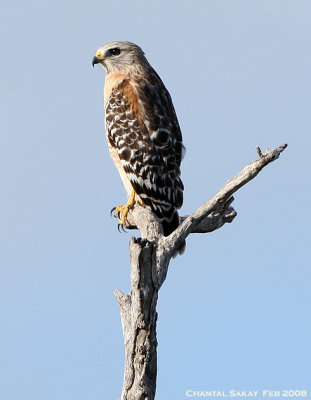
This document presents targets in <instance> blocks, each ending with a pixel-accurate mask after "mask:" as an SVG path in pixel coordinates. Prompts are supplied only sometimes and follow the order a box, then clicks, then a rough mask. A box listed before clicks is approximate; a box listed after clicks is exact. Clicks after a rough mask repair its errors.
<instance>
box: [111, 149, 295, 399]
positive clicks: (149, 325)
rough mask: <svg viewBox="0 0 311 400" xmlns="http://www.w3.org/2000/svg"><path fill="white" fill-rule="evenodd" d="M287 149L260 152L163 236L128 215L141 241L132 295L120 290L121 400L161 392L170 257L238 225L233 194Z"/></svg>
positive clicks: (135, 243)
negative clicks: (159, 307) (163, 293)
mask: <svg viewBox="0 0 311 400" xmlns="http://www.w3.org/2000/svg"><path fill="white" fill-rule="evenodd" d="M286 147H287V145H286V144H284V145H282V146H279V147H277V148H276V149H274V150H269V149H268V150H267V151H266V152H265V153H264V154H262V153H261V150H260V149H259V147H258V148H257V152H258V155H259V158H258V159H257V160H255V161H253V162H251V163H250V164H248V165H247V166H246V167H245V168H243V169H242V170H241V171H240V172H239V173H238V174H237V175H236V176H235V177H234V178H232V179H230V180H229V181H228V182H227V183H226V184H225V185H224V186H223V187H222V188H221V189H220V190H219V191H218V192H217V193H216V194H215V196H213V197H212V198H211V199H210V200H208V201H207V202H206V203H205V204H203V205H202V206H201V207H199V208H198V209H197V210H196V211H194V212H193V213H192V214H191V215H189V216H186V217H181V218H180V221H181V223H180V225H179V227H178V228H177V229H176V230H175V231H174V232H173V233H172V234H171V235H170V236H167V237H164V236H163V230H162V226H161V224H160V222H159V220H158V218H157V217H156V216H155V215H154V214H153V213H152V212H151V211H150V210H149V209H147V208H144V207H142V206H140V205H138V204H137V205H135V207H134V208H133V209H132V210H130V212H129V214H128V216H127V223H128V224H127V226H126V228H129V229H135V228H136V229H137V228H138V229H139V230H140V234H141V238H138V239H135V238H132V239H131V242H130V258H131V291H130V294H129V295H125V294H123V293H122V292H120V291H119V290H116V291H115V296H116V297H117V299H118V302H119V305H120V312H121V322H122V329H123V336H124V347H125V368H124V381H123V390H122V395H121V399H122V400H142V399H148V400H153V399H154V397H155V390H156V373H157V353H156V348H157V340H156V320H157V312H156V304H157V298H158V291H159V289H160V287H161V285H162V284H163V282H164V281H165V278H166V275H167V271H168V266H169V262H170V259H171V257H172V256H173V255H174V253H175V252H176V249H178V247H179V246H180V244H181V243H182V242H183V241H184V240H185V239H186V238H187V236H188V235H189V234H190V233H206V232H212V231H214V230H216V229H219V228H220V227H221V226H223V225H224V224H225V223H230V222H232V221H233V219H234V218H235V216H236V215H237V214H236V212H235V210H234V209H233V208H232V207H231V203H232V201H233V197H232V195H233V193H234V192H236V191H237V190H238V189H239V188H240V187H242V186H243V185H245V184H246V183H247V182H249V181H250V180H252V179H254V178H255V176H256V175H257V174H258V173H259V172H260V171H261V170H262V169H263V168H264V167H265V166H266V165H268V164H269V163H271V162H272V161H274V160H276V159H277V158H278V157H279V156H280V154H281V153H282V151H283V150H285V148H286Z"/></svg>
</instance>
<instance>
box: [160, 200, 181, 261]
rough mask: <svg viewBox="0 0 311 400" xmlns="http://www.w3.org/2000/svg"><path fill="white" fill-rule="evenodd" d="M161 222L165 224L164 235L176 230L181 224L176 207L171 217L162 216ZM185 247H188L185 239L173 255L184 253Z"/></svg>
mask: <svg viewBox="0 0 311 400" xmlns="http://www.w3.org/2000/svg"><path fill="white" fill-rule="evenodd" d="M161 223H162V226H163V233H164V236H169V235H170V234H171V233H172V232H174V230H175V229H176V228H177V227H178V226H179V215H178V212H177V210H176V208H174V209H173V210H172V214H171V215H170V218H167V217H166V218H163V216H162V218H161ZM185 249H186V241H183V242H182V244H181V245H180V246H179V247H178V249H177V250H176V252H175V253H174V254H173V257H176V256H177V255H178V254H180V255H181V254H183V253H184V251H185Z"/></svg>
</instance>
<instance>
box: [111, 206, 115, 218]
mask: <svg viewBox="0 0 311 400" xmlns="http://www.w3.org/2000/svg"><path fill="white" fill-rule="evenodd" d="M115 210H116V207H113V208H112V209H111V210H110V217H112V213H113V212H114V211H115Z"/></svg>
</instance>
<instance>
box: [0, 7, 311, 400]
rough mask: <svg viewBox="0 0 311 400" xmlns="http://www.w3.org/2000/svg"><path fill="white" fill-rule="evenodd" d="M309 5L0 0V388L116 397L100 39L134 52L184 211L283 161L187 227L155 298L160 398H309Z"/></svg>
mask: <svg viewBox="0 0 311 400" xmlns="http://www.w3.org/2000/svg"><path fill="white" fill-rule="evenodd" d="M310 15H311V3H310V2H309V1H300V0H296V1H286V0H282V1H278V0H275V1H271V0H269V1H266V0H260V1H258V0H257V1H256V0H254V1H231V0H230V1H229V0H228V1H216V0H214V1H210V0H204V1H203V0H202V1H196V0H194V1H163V0H160V1H148V2H143V1H138V0H133V1H131V2H120V1H115V2H108V1H92V0H91V1H88V2H82V1H81V2H77V1H71V0H68V1H60V0H55V1H43V0H41V1H39V0H37V1H35V0H28V1H27V2H22V1H14V0H1V5H0V31H1V35H0V43H1V66H0V68H1V77H2V79H1V82H0V96H1V119H0V124H1V135H0V182H1V196H0V204H1V207H0V214H1V215H0V256H1V265H0V307H1V310H0V325H1V326H0V398H1V400H69V399H72V400H73V399H74V400H85V399H92V400H96V399H116V398H117V397H118V396H119V395H120V392H121V386H122V378H123V360H124V355H123V341H122V340H123V339H122V331H121V326H120V317H119V310H118V305H117V301H116V300H115V298H114V296H113V294H112V293H113V290H114V289H116V288H119V289H120V290H122V291H124V292H128V290H129V261H128V242H129V238H130V233H127V234H124V233H123V234H120V233H119V232H118V231H117V227H116V220H114V219H113V218H111V217H110V215H109V211H110V209H111V208H112V207H113V206H115V205H118V204H120V203H121V204H122V203H124V201H125V200H126V198H125V197H126V195H125V191H124V188H123V186H122V183H121V181H120V179H119V176H118V174H117V171H116V169H115V167H114V166H113V163H112V161H111V160H110V158H109V155H108V150H107V146H106V141H105V136H104V110H103V103H102V88H103V84H104V78H105V74H104V71H103V70H102V69H100V68H99V67H98V68H94V69H93V68H92V67H91V60H92V57H93V55H94V53H95V51H96V49H97V47H98V46H99V45H101V44H103V43H105V42H107V41H111V40H130V41H133V42H135V43H137V44H139V45H141V47H142V48H143V49H144V50H145V52H146V55H147V57H148V59H149V61H150V63H151V64H152V65H153V66H154V68H155V69H156V70H157V72H158V73H159V74H160V76H161V77H162V79H163V81H164V82H165V84H166V86H167V88H168V89H169V91H170V93H171V95H172V97H173V101H174V104H175V107H176V111H177V114H178V117H179V121H180V125H181V128H182V131H183V136H184V142H185V145H186V147H187V153H186V157H185V160H184V162H183V164H182V177H183V181H184V184H185V202H184V206H183V208H182V214H186V213H189V212H191V211H193V210H194V209H195V208H196V207H197V206H199V205H201V204H202V203H203V202H205V201H206V200H208V199H209V198H210V197H211V196H212V195H213V194H214V193H215V192H216V191H217V190H218V189H219V188H220V187H221V186H222V185H223V184H224V183H225V182H226V181H227V180H228V179H229V178H231V177H232V176H233V175H235V174H236V173H237V172H238V171H239V170H240V169H241V168H243V167H244V165H246V164H247V163H248V162H250V161H252V160H253V159H255V158H256V150H255V148H256V146H257V145H259V146H261V147H262V149H263V150H264V149H265V148H266V147H271V148H272V147H275V146H278V145H280V144H283V143H286V142H287V143H288V144H289V147H288V149H287V150H286V151H285V152H284V153H283V155H282V156H281V158H280V159H279V160H278V161H276V162H275V163H273V164H271V165H270V166H268V167H267V168H266V169H265V170H264V171H263V172H262V173H261V174H260V175H259V176H258V177H257V178H256V179H255V180H254V181H253V182H251V183H250V184H248V185H247V186H246V187H245V188H243V189H242V190H240V191H239V192H238V193H237V194H236V196H235V202H234V207H235V209H236V210H237V212H238V216H237V218H236V219H235V221H234V222H233V223H232V224H231V225H228V226H225V227H224V228H222V229H221V230H219V231H217V232H215V233H213V234H209V235H201V236H200V235H192V236H191V237H190V238H189V239H188V241H187V251H186V253H185V255H184V256H182V257H178V258H176V259H175V260H174V261H173V262H172V264H171V268H170V271H169V274H168V278H167V281H166V282H165V284H164V286H163V287H162V289H161V292H160V297H159V304H158V313H159V318H158V342H159V346H158V361H159V362H158V386H157V394H158V397H157V398H158V399H164V400H166V399H167V400H170V399H172V400H175V399H176V400H182V399H186V398H187V397H186V395H185V393H186V390H187V389H193V390H222V391H225V390H230V389H235V390H238V389H240V390H258V391H261V390H263V389H270V390H283V389H295V390H296V389H297V390H302V389H307V390H308V391H309V395H311V377H310V364H311V345H310V336H311V329H310V328H311V323H310V322H311V321H310V303H311V301H310V299H311V295H310V283H311V282H310V281H311V279H310V278H311V276H310V268H311V262H310V222H311V221H310V210H309V203H310V197H311V191H310V181H311V180H310V162H309V159H310V145H311V143H310V142H311V141H310V128H311V124H310V122H311V117H310V100H311V99H310V97H311V94H310V93H311V78H310V71H311V65H310V64H311V63H310V61H311V56H310V44H311V24H310Z"/></svg>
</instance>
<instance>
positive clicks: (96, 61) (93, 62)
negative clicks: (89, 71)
mask: <svg viewBox="0 0 311 400" xmlns="http://www.w3.org/2000/svg"><path fill="white" fill-rule="evenodd" d="M101 62H102V60H101V59H100V58H98V57H96V56H95V57H94V58H93V61H92V65H93V68H94V65H95V64H100V63H101Z"/></svg>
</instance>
